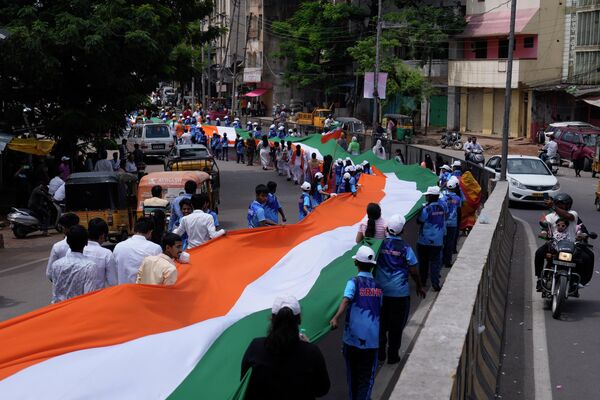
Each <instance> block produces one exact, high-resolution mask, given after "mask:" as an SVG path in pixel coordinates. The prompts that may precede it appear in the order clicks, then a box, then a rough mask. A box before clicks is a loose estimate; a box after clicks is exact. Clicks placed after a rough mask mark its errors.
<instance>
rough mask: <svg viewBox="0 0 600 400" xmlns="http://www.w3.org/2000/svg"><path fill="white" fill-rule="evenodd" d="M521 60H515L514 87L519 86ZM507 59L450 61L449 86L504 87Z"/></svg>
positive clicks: (512, 84)
mask: <svg viewBox="0 0 600 400" xmlns="http://www.w3.org/2000/svg"><path fill="white" fill-rule="evenodd" d="M521 62H522V61H520V60H514V61H513V71H512V82H511V86H512V88H513V89H516V88H518V86H519V72H520V70H521V67H522V66H521ZM506 66H507V62H506V60H461V61H449V62H448V86H460V87H487V88H504V87H505V86H506Z"/></svg>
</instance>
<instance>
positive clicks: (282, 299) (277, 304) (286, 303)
mask: <svg viewBox="0 0 600 400" xmlns="http://www.w3.org/2000/svg"><path fill="white" fill-rule="evenodd" d="M286 307H287V308H289V309H290V310H292V313H294V315H300V303H298V300H297V299H296V298H295V297H294V296H289V295H288V296H278V297H277V298H276V299H275V301H273V306H272V307H271V312H272V313H273V314H278V313H279V311H281V309H282V308H286Z"/></svg>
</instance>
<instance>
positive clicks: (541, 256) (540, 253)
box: [533, 242, 550, 278]
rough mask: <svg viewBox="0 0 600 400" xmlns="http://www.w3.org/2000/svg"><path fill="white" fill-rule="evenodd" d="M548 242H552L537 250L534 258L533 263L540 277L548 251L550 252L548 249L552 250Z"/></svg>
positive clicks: (536, 274) (536, 273)
mask: <svg viewBox="0 0 600 400" xmlns="http://www.w3.org/2000/svg"><path fill="white" fill-rule="evenodd" d="M548 243H550V242H546V243H544V244H543V245H541V246H540V247H539V248H538V249H537V250H536V251H535V258H534V261H533V263H534V266H535V276H537V277H538V278H539V277H540V275H541V273H542V270H543V269H544V262H545V261H546V253H548V251H550V249H549V247H548Z"/></svg>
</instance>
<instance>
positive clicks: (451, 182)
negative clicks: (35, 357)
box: [446, 176, 458, 189]
mask: <svg viewBox="0 0 600 400" xmlns="http://www.w3.org/2000/svg"><path fill="white" fill-rule="evenodd" d="M457 186H458V178H457V177H455V176H453V177H451V178H450V179H448V182H446V187H447V188H448V189H455V188H456V187H457Z"/></svg>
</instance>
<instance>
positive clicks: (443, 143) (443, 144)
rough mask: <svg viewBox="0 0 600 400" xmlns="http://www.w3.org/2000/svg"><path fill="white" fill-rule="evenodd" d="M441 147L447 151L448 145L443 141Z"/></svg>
mask: <svg viewBox="0 0 600 400" xmlns="http://www.w3.org/2000/svg"><path fill="white" fill-rule="evenodd" d="M440 146H441V147H442V149H445V148H446V146H447V144H446V142H445V141H443V140H442V141H441V142H440Z"/></svg>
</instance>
